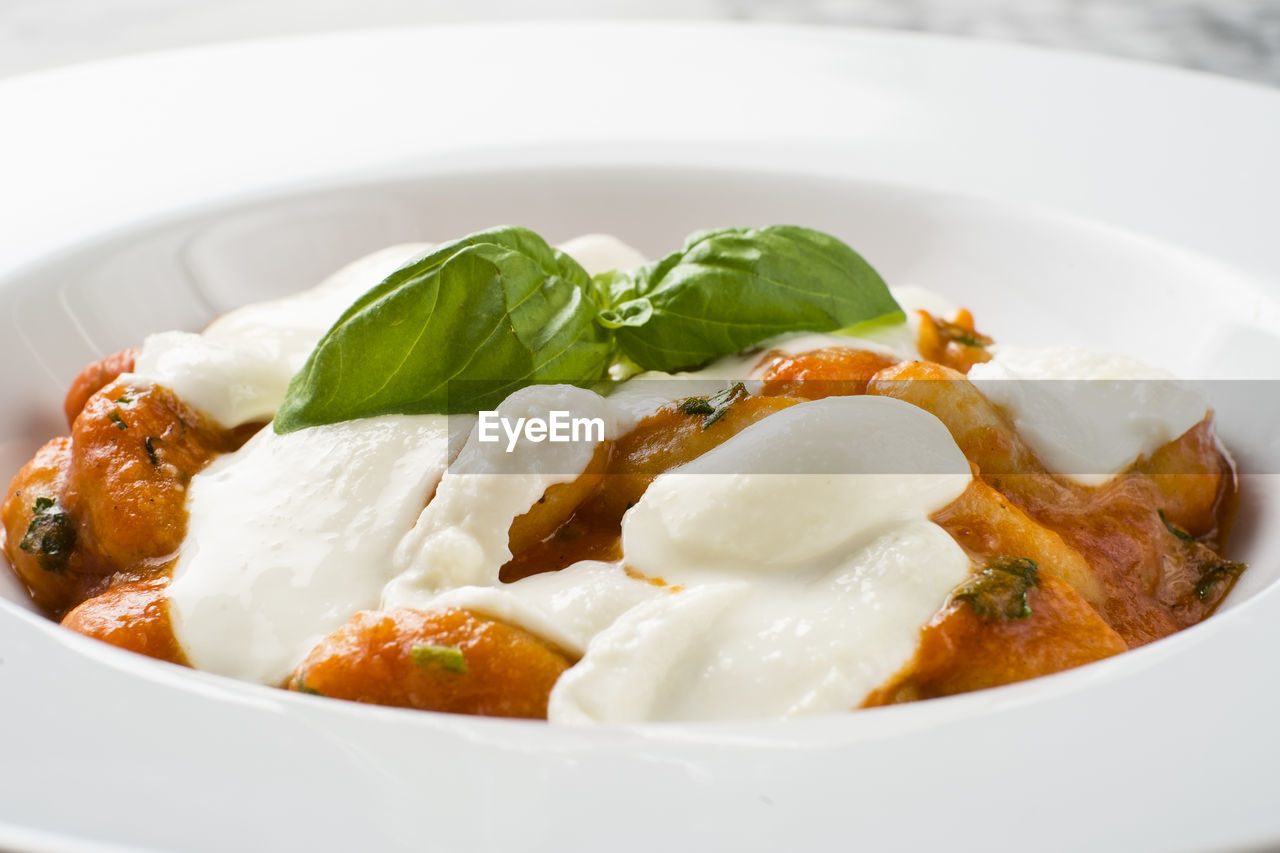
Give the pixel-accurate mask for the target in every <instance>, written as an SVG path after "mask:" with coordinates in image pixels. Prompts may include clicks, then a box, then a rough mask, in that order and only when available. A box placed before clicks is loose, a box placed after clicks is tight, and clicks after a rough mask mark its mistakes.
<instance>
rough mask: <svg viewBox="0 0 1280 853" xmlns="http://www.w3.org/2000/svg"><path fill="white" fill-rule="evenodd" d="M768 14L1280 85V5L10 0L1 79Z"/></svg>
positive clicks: (1218, 0) (1075, 0)
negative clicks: (305, 38)
mask: <svg viewBox="0 0 1280 853" xmlns="http://www.w3.org/2000/svg"><path fill="white" fill-rule="evenodd" d="M582 18H592V19H618V20H641V19H677V20H753V21H754V20H759V21H785V22H792V23H809V24H820V25H824V26H858V27H879V28H891V29H902V30H917V31H929V32H940V33H950V34H955V35H963V36H976V37H982V38H993V39H1002V40H1011V41H1017V42H1023V43H1028V44H1039V45H1050V46H1055V47H1064V48H1069V49H1073V50H1081V51H1089V52H1095V53H1102V54H1108V55H1112V56H1122V57H1129V58H1134V59H1141V60H1146V61H1153V62H1160V63H1166V64H1171V65H1178V66H1183V67H1187V68H1195V69H1200V70H1205V71H1210V72H1213V73H1217V74H1225V75H1230V76H1234V77H1237V78H1241V79H1245V80H1251V81H1254V82H1258V83H1263V84H1268V85H1273V86H1280V0H538V2H537V3H536V4H535V3H534V2H532V0H471V1H470V2H462V0H0V76H3V75H10V74H17V73H22V72H26V71H35V70H39V69H43V68H51V67H56V66H60V65H66V64H69V63H74V62H80V61H84V60H91V59H97V58H102V57H108V56H118V55H121V54H127V53H135V52H139V51H150V50H158V49H165V48H175V47H182V46H186V45H193V44H206V43H211V42H220V41H228V40H234V39H244V38H256V37H263V36H276V35H284V34H291V33H306V32H319V31H333V30H342V29H350V28H361V27H371V26H400V25H415V24H424V23H433V22H453V21H477V20H565V19H582Z"/></svg>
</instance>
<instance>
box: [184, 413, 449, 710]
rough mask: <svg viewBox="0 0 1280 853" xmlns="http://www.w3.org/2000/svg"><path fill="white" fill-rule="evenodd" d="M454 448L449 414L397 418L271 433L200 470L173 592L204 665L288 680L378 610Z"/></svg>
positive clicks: (191, 647)
mask: <svg viewBox="0 0 1280 853" xmlns="http://www.w3.org/2000/svg"><path fill="white" fill-rule="evenodd" d="M447 453H448V437H447V423H446V419H445V418H444V417H443V416H439V415H417V416H401V415H387V416H383V417H377V418H367V419H364V420H358V421H348V422H345V423H340V424H333V425H330V426H321V427H312V428H310V429H304V430H299V431H297V432H291V433H288V434H286V435H276V434H275V433H274V432H272V431H271V430H270V429H264V430H262V431H261V432H259V433H258V434H257V435H255V436H254V437H253V438H251V439H250V440H249V441H248V443H246V444H245V446H244V447H242V448H241V449H240V450H238V451H236V452H235V453H230V454H227V455H225V456H222V457H220V458H218V459H216V460H214V462H213V463H212V464H211V465H210V466H209V467H208V468H206V469H205V470H204V471H203V472H201V473H200V474H198V475H196V476H195V477H194V478H192V481H191V488H190V492H189V497H188V509H189V512H190V517H189V521H188V524H187V536H186V539H185V540H184V542H183V545H182V550H181V553H180V556H179V557H178V561H177V564H176V565H175V567H174V570H173V582H172V583H171V584H170V585H169V590H168V597H169V614H170V617H171V618H172V621H173V631H174V635H175V637H176V638H177V640H178V643H179V645H180V646H181V647H182V649H183V651H184V652H186V655H187V657H188V659H189V660H190V661H191V664H192V665H193V666H195V667H196V668H197V669H203V670H208V671H210V672H216V673H220V674H222V675H228V676H231V677H233V678H240V679H244V680H248V681H256V682H260V683H262V684H278V683H280V682H281V681H283V680H284V679H285V678H286V677H287V676H288V675H289V673H290V672H291V671H292V670H293V669H294V667H296V666H297V665H298V663H300V662H301V661H302V659H303V658H304V657H305V656H306V654H307V653H308V652H309V651H310V650H311V649H312V647H314V646H315V644H316V643H318V642H319V641H320V640H321V639H323V638H324V636H325V635H327V634H329V633H330V632H332V631H334V630H336V629H337V628H338V627H340V626H341V625H342V624H343V623H344V622H346V621H347V620H348V619H349V618H350V617H351V616H352V615H353V614H354V613H355V612H356V611H358V610H362V609H366V608H372V607H377V606H378V600H379V597H380V595H381V592H382V587H383V585H384V584H385V583H386V582H387V580H388V579H389V578H390V577H391V576H392V574H393V569H392V553H393V551H394V549H395V544H396V542H397V541H399V539H400V537H402V536H403V535H404V534H405V533H407V532H408V531H409V529H410V527H412V525H413V522H414V520H415V519H416V518H417V517H418V513H419V512H421V510H422V507H423V506H424V505H425V504H426V502H427V499H428V498H429V497H430V496H431V491H432V489H434V488H435V486H436V484H437V482H438V481H439V479H440V475H441V473H442V472H443V471H444V468H445V463H446V458H447Z"/></svg>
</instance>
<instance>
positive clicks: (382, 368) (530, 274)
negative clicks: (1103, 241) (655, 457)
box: [275, 225, 903, 433]
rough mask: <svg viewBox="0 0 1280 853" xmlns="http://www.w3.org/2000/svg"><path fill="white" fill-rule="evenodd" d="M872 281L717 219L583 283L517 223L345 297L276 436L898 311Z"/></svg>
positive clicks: (783, 237)
mask: <svg viewBox="0 0 1280 853" xmlns="http://www.w3.org/2000/svg"><path fill="white" fill-rule="evenodd" d="M902 316H903V315H902V309H901V308H900V307H899V306H898V304H897V303H896V302H895V301H894V300H893V297H892V296H891V295H890V294H889V289H888V288H887V287H886V286H885V283H884V281H883V280H882V279H881V278H880V276H879V275H878V274H877V273H876V271H875V270H874V269H872V268H871V266H870V265H869V264H867V262H866V261H864V260H863V259H862V257H861V256H859V255H858V254H857V253H856V252H854V251H853V250H852V249H850V248H849V247H848V246H846V245H845V244H844V243H842V242H840V241H839V240H837V239H835V238H834V237H831V236H829V235H826V234H823V233H821V232H818V231H813V230H811V229H808V228H799V227H795V226H790V225H777V226H771V227H768V228H760V229H750V228H724V229H719V230H715V231H703V232H699V233H697V234H694V235H692V236H691V237H690V238H689V239H688V241H687V242H686V244H685V247H684V248H683V249H682V250H681V251H679V252H676V253H674V254H672V255H669V256H667V257H666V258H663V259H662V260H660V261H658V262H656V263H652V264H646V265H644V266H641V267H639V268H637V269H635V270H613V271H611V272H608V273H604V274H601V275H597V276H595V278H594V279H593V278H592V277H590V276H589V275H587V273H586V271H585V270H583V268H582V267H581V266H580V265H579V264H578V263H577V262H576V261H574V260H573V259H572V258H570V257H569V256H568V255H566V254H564V253H563V252H560V251H559V250H557V249H553V248H552V247H551V246H549V245H548V244H547V242H546V241H545V240H543V239H542V238H541V237H539V236H538V235H537V234H534V233H533V232H532V231H529V230H527V229H524V228H515V227H509V226H508V227H501V228H493V229H490V230H488V231H481V232H479V233H477V234H472V235H471V236H469V237H464V238H463V239H461V240H456V241H454V242H452V243H448V244H445V245H443V246H440V247H438V248H436V249H435V250H434V251H432V252H431V253H430V254H428V255H426V256H425V257H423V258H421V259H419V260H416V261H413V262H411V263H410V264H408V265H407V266H405V267H404V268H402V269H400V270H398V271H396V272H394V273H392V274H391V275H390V276H389V277H387V278H386V279H385V280H384V281H383V282H381V283H380V284H378V285H377V286H375V287H374V288H373V289H372V290H370V291H369V292H368V293H366V294H365V295H364V296H362V297H360V299H358V300H357V301H356V303H355V304H354V305H352V306H351V307H350V308H348V309H347V310H346V312H345V313H344V314H343V315H342V316H341V317H340V318H339V319H338V321H337V323H335V324H334V326H333V327H332V328H331V329H330V330H329V331H328V332H327V333H325V335H324V337H323V338H321V340H320V342H319V343H318V344H317V345H316V348H315V350H313V351H312V353H311V355H310V357H309V358H308V359H307V363H306V364H305V365H304V366H303V368H302V370H301V371H300V372H299V373H298V374H297V375H296V376H295V377H294V378H293V380H292V382H291V383H290V385H289V391H288V393H287V395H286V397H285V400H284V403H283V404H282V405H281V407H280V410H279V411H278V412H277V413H276V418H275V431H276V432H278V433H287V432H292V431H294V430H298V429H302V428H304V427H309V426H318V425H321V424H329V423H337V422H339V421H345V420H354V419H356V418H363V417H372V416H374V415H380V414H428V413H436V414H458V413H471V412H476V411H480V410H481V409H487V408H493V407H496V406H497V404H498V403H500V402H501V401H502V400H503V399H505V398H506V396H507V395H509V394H510V393H511V392H513V391H515V390H517V389H519V388H522V387H524V386H526V385H532V384H535V383H545V382H563V383H568V384H573V385H580V386H591V385H595V384H597V383H600V382H603V381H605V380H606V379H607V378H608V375H609V367H610V365H611V364H613V363H614V362H615V361H619V360H622V359H626V360H629V361H630V362H631V363H632V364H633V365H634V366H635V367H638V368H640V369H644V370H662V371H667V372H675V371H679V370H688V369H692V368H695V367H699V366H701V365H703V364H705V363H707V362H708V361H711V360H712V359H714V358H717V357H719V356H723V355H729V354H731V353H736V352H740V351H742V350H744V349H748V348H750V347H752V346H754V345H756V344H758V343H760V342H761V341H764V340H767V339H769V338H772V337H775V336H777V335H780V334H784V333H787V332H802V331H808V332H829V331H840V330H848V329H850V328H852V327H855V326H859V325H861V324H866V323H871V322H884V321H892V320H901V319H902Z"/></svg>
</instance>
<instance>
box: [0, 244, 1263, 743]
mask: <svg viewBox="0 0 1280 853" xmlns="http://www.w3.org/2000/svg"><path fill="white" fill-rule="evenodd" d="M66 416H67V420H68V423H69V425H70V431H71V432H70V435H69V436H66V437H62V438H56V439H53V440H52V441H50V442H49V443H48V444H47V445H45V446H44V447H43V448H41V449H40V451H39V452H38V453H37V454H36V455H35V457H34V458H33V459H32V460H31V462H29V463H28V464H27V466H26V467H25V468H23V470H22V471H20V472H19V473H18V474H17V476H16V477H15V478H14V480H13V482H12V484H11V485H10V488H9V492H8V495H7V497H6V499H5V502H4V505H3V511H2V512H3V522H4V529H5V533H6V541H5V553H6V555H7V556H8V558H9V561H10V563H11V565H12V567H13V569H14V571H15V572H16V573H17V575H18V577H19V578H20V579H21V580H22V582H23V583H24V584H25V585H26V588H27V589H28V591H29V592H30V594H31V597H32V599H33V600H34V601H35V603H36V604H38V605H39V606H40V607H41V608H42V609H44V610H45V611H46V612H47V613H48V614H49V615H50V616H52V617H54V618H57V619H60V620H61V622H62V624H63V625H65V626H66V627H68V628H71V629H72V630H76V631H79V632H81V633H84V634H87V635H89V636H92V637H97V638H99V639H102V640H105V641H107V642H109V643H113V644H115V645H118V646H121V647H124V648H127V649H132V650H134V651H138V652H141V653H143V654H147V655H150V656H152V657H155V658H159V659H162V660H168V661H171V662H175V663H180V664H186V665H190V666H194V667H196V668H199V669H203V670H208V671H212V672H216V673H220V674H224V675H227V676H231V677H234V678H239V679H244V680H249V681H254V682H258V683H261V684H266V685H274V686H280V687H287V688H289V689H291V690H295V691H301V692H305V693H315V694H320V695H323V696H329V697H336V698H344V699H352V700H357V701H363V702H372V703H378V704H384V705H394V706H403V707H410V708H418V709H424V710H437V711H451V712H459V713H472V714H487V715H498V716H514V717H548V718H550V719H551V720H553V721H562V722H587V721H599V722H635V721H644V720H695V719H738V718H761V717H781V716H793V715H800V714H810V713H822V712H832V711H841V710H850V709H853V708H858V707H864V706H871V705H883V704H890V703H896V702H904V701H911V700H917V699H926V698H931V697H938V696H946V695H951V694H955V693H962V692H966V691H972V690H977V689H981V688H986V687H992V686H997V685H1001V684H1007V683H1011V682H1015V681H1021V680H1024V679H1028V678H1032V677H1036V676H1040V675H1046V674H1049V673H1053V672H1058V671H1061V670H1064V669H1068V668H1071V667H1075V666H1079V665H1081V664H1086V663H1090V662H1093V661H1097V660H1100V659H1103V658H1106V657H1109V656H1111V655H1114V654H1117V653H1119V652H1122V651H1125V650H1126V649H1129V648H1133V647H1135V646H1139V645H1142V644H1145V643H1148V642H1151V641H1153V640H1156V639H1159V638H1161V637H1164V636H1167V635H1168V634H1171V633H1173V632H1175V631H1177V630H1180V629H1181V628H1184V627H1187V626H1189V625H1192V624H1194V623H1196V622H1198V621H1200V620H1202V619H1204V618H1205V617H1207V616H1208V615H1209V614H1210V613H1212V611H1213V610H1214V608H1215V607H1216V606H1217V605H1218V603H1219V602H1220V601H1221V600H1222V598H1223V596H1224V595H1225V594H1226V593H1227V592H1228V591H1229V589H1230V588H1231V585H1232V584H1233V583H1234V581H1235V578H1236V577H1237V576H1238V575H1239V573H1240V572H1241V571H1242V570H1243V568H1244V567H1243V565H1242V564H1240V563H1236V562H1232V561H1230V560H1228V559H1226V558H1225V557H1224V556H1223V553H1224V549H1225V544H1226V543H1225V537H1226V534H1227V530H1228V527H1229V522H1230V518H1231V514H1232V511H1233V506H1234V501H1235V494H1236V475H1235V470H1234V467H1233V464H1232V461H1231V459H1230V457H1229V455H1228V454H1227V452H1226V451H1225V450H1224V449H1223V448H1222V447H1221V445H1220V444H1219V442H1218V441H1217V439H1216V437H1215V434H1214V427H1213V419H1212V413H1211V412H1210V411H1209V410H1208V408H1207V406H1206V405H1205V403H1204V402H1203V400H1202V399H1201V398H1200V397H1199V396H1198V395H1197V394H1196V393H1195V392H1194V389H1192V388H1189V387H1188V386H1186V385H1184V384H1182V383H1180V382H1178V381H1176V380H1175V379H1174V378H1173V377H1171V376H1169V375H1167V374H1165V373H1163V372H1162V371H1159V370H1156V369H1154V368H1150V367H1147V366H1145V365H1143V364H1142V363H1140V362H1138V361H1135V360H1133V359H1130V358H1126V357H1122V356H1112V355H1105V354H1100V353H1094V352H1088V351H1084V350H1080V349H1077V348H1072V347H1055V348H1049V349H1025V348H1018V347H1011V346H1006V345H1004V344H997V343H995V342H994V341H993V340H992V338H991V337H988V336H987V335H986V334H983V333H982V332H979V331H978V330H977V328H976V327H975V324H974V319H973V317H972V316H971V315H970V314H969V313H968V312H967V311H964V310H959V309H956V308H954V307H952V306H950V305H948V304H947V303H946V301H945V300H944V299H942V298H941V297H939V296H937V295H936V294H932V293H928V292H925V291H921V290H919V289H915V288H911V287H896V288H893V289H890V288H889V287H887V286H886V285H885V283H884V282H883V281H882V280H881V278H880V277H879V275H878V274H877V273H876V272H875V270H874V269H873V268H872V267H871V266H870V265H868V264H867V262H866V261H865V260H864V259H863V258H862V257H861V256H859V255H858V254H857V253H856V252H854V251H853V250H852V249H850V248H849V247H848V246H846V245H845V244H844V243H842V242H840V241H839V240H836V239H835V238H833V237H830V236H828V235H826V234H822V233H820V232H817V231H813V230H810V229H805V228H798V227H793V226H772V227H768V228H759V229H741V228H735V229H718V230H715V231H707V232H699V233H698V234H695V235H692V236H691V237H690V238H689V240H688V241H687V242H686V244H685V246H684V247H683V248H682V249H681V250H679V251H676V252H674V253H672V254H671V255H668V256H666V257H664V258H662V259H660V260H658V261H655V262H646V261H645V259H644V258H643V257H641V256H640V255H639V254H638V253H637V252H636V251H635V250H634V249H631V248H629V247H627V246H626V245H624V244H622V243H621V242H619V241H618V240H616V239H614V238H611V237H605V236H599V235H595V236H587V237H582V238H578V239H576V240H572V241H570V242H569V243H567V244H564V245H562V246H561V247H560V248H553V247H551V246H550V245H548V244H547V243H546V242H545V241H544V240H542V238H540V237H538V236H537V235H536V234H533V233H532V232H529V231H527V230H524V229H520V228H511V227H504V228H495V229H491V230H489V231H485V232H480V233H478V234H473V235H470V236H468V237H465V238H462V239H460V240H456V241H453V242H450V243H446V244H442V245H438V246H427V245H414V246H395V247H391V248H388V249H386V250H383V251H380V252H377V253H375V254H373V255H371V256H369V257H367V258H364V259H362V260H360V261H357V262H356V263H354V264H352V265H350V266H348V267H347V268H345V269H344V270H342V271H340V272H338V273H337V274H335V275H334V276H333V277H332V278H331V279H329V280H328V281H326V282H324V283H322V284H321V285H319V286H318V287H317V288H315V289H313V290H311V291H307V292H305V293H301V294H298V295H296V296H293V297H289V298H286V299H283V300H279V301H276V302H269V303H261V304H257V305H250V306H246V307H245V308H242V309H239V310H237V311H234V312H231V313H230V314H227V315H225V316H223V317H220V318H218V319H217V320H215V321H214V322H213V324H212V325H210V326H209V327H208V328H207V329H206V330H205V331H204V332H203V333H201V334H194V333H189V332H164V333H160V334H157V335H153V336H151V337H149V338H148V339H147V340H146V341H145V342H144V343H143V344H142V345H141V347H140V348H138V349H136V350H129V351H125V352H122V353H118V354H115V355H112V356H109V357H107V358H106V359H104V360H102V361H100V362H98V363H96V364H94V365H91V366H90V367H88V368H86V369H85V371H84V372H82V373H81V374H80V376H79V377H77V378H76V380H75V382H74V383H73V384H72V387H71V389H70V391H69V392H68V394H67V398H66Z"/></svg>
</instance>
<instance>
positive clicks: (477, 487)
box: [385, 385, 618, 606]
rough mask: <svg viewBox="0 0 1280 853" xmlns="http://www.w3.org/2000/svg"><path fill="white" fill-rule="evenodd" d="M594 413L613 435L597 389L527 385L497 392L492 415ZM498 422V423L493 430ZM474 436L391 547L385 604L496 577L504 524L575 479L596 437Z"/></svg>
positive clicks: (502, 559)
mask: <svg viewBox="0 0 1280 853" xmlns="http://www.w3.org/2000/svg"><path fill="white" fill-rule="evenodd" d="M553 410H554V411H567V412H572V413H573V415H574V416H576V417H584V418H599V419H600V421H601V422H602V423H603V433H604V438H606V439H612V438H615V437H617V435H618V423H617V420H616V418H615V417H614V416H613V411H612V409H611V408H610V407H609V405H608V403H607V402H606V401H605V399H604V398H603V397H601V396H600V395H599V394H596V393H594V392H592V391H587V390H584V389H582V388H576V387H574V386H571V385H533V386H530V387H528V388H522V389H520V390H519V391H516V392H515V393H514V394H512V395H511V396H509V397H508V398H507V399H506V400H504V401H503V402H502V403H501V404H500V405H499V406H498V409H497V413H498V416H499V417H500V418H501V419H503V420H504V421H505V422H506V423H508V424H512V425H514V424H517V423H518V422H519V419H521V418H525V419H528V418H535V417H536V418H542V419H544V420H545V419H547V418H548V417H549V416H550V413H551V412H552V411H553ZM501 431H502V430H501V429H500V430H499V432H501ZM507 442H508V438H507V436H506V435H500V436H499V440H497V441H493V442H488V443H486V442H482V441H480V430H479V429H478V428H477V429H474V430H472V432H471V435H470V437H469V438H468V439H467V443H466V446H465V447H463V448H462V451H461V453H459V455H458V458H457V459H456V460H455V461H454V462H453V464H452V465H450V466H449V471H448V473H447V474H445V475H444V477H443V479H442V480H441V481H440V485H439V488H437V490H436V495H435V497H434V498H433V499H432V501H431V503H430V504H428V505H427V507H426V509H424V510H423V511H422V517H421V518H419V519H418V522H417V524H416V525H414V528H413V530H412V532H410V533H409V534H408V535H407V536H406V537H405V539H404V541H403V542H401V543H400V544H399V546H398V547H397V548H396V570H397V572H398V577H397V578H396V580H395V581H394V582H393V583H392V584H391V585H390V587H389V588H388V590H387V594H386V596H385V600H386V602H387V606H406V605H405V604H403V602H408V601H412V600H414V599H415V598H417V597H419V596H421V595H422V594H424V593H425V594H432V593H436V592H439V591H441V590H443V589H449V588H452V587H457V586H468V585H473V584H485V583H489V584H493V583H497V582H498V569H500V568H501V567H502V565H503V564H504V563H506V562H507V560H509V559H511V552H510V550H508V548H507V531H508V530H509V529H510V527H511V522H512V521H514V520H515V519H516V517H517V516H520V515H523V514H524V513H525V512H527V511H528V509H529V507H531V506H533V504H534V503H536V502H537V501H538V499H539V498H541V497H542V496H543V494H545V493H546V491H547V489H548V488H550V487H551V486H554V485H556V484H557V483H567V482H570V481H572V480H575V479H577V477H578V476H579V475H580V474H581V473H582V472H583V471H585V470H586V468H587V465H588V464H589V463H590V462H591V457H592V456H593V455H594V453H595V449H596V446H597V444H598V442H596V441H585V440H580V441H565V442H549V441H537V442H535V441H531V440H528V439H527V438H525V437H523V436H522V437H520V438H519V440H518V441H516V443H515V445H514V447H512V449H510V450H508V443H507Z"/></svg>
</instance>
